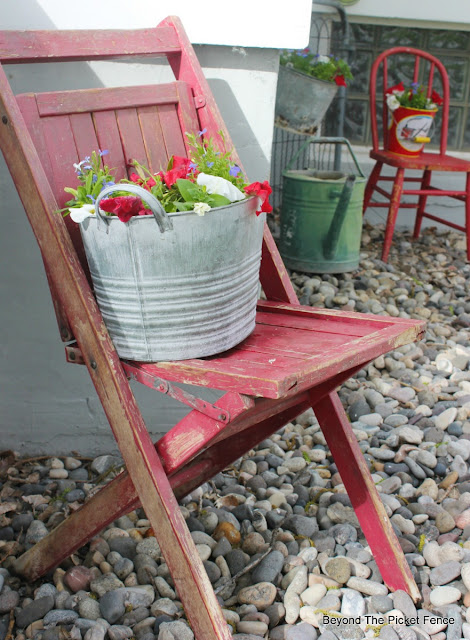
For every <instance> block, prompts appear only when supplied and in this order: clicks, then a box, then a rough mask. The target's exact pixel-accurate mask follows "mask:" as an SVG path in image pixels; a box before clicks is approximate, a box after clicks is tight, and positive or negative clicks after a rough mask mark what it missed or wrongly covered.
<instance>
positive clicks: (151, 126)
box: [137, 106, 169, 173]
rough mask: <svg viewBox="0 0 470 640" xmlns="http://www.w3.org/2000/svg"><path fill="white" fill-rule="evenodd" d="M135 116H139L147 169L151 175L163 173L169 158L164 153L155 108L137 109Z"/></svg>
mask: <svg viewBox="0 0 470 640" xmlns="http://www.w3.org/2000/svg"><path fill="white" fill-rule="evenodd" d="M137 114H138V116H139V121H140V129H141V131H142V139H143V142H144V145H145V152H146V155H147V158H148V163H149V164H148V168H149V169H150V171H151V172H152V173H157V172H158V171H165V170H166V167H167V164H168V160H169V158H168V155H167V152H166V147H165V141H164V139H163V132H162V127H161V124H160V119H159V117H158V112H157V108H156V107H155V106H152V107H139V108H138V109H137Z"/></svg>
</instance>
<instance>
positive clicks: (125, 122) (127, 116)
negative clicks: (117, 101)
mask: <svg viewBox="0 0 470 640" xmlns="http://www.w3.org/2000/svg"><path fill="white" fill-rule="evenodd" d="M116 120H117V125H118V129H119V133H120V136H121V143H122V149H123V153H124V158H125V160H126V165H127V166H128V168H129V169H128V173H129V172H131V171H132V169H131V168H130V167H131V165H132V161H133V160H137V161H138V162H140V163H141V164H144V165H148V157H147V153H146V149H145V145H144V141H143V139H142V130H141V128H140V122H139V118H138V115H137V110H136V109H135V108H133V109H118V110H117V111H116Z"/></svg>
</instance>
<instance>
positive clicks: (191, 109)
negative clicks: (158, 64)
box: [176, 82, 201, 156]
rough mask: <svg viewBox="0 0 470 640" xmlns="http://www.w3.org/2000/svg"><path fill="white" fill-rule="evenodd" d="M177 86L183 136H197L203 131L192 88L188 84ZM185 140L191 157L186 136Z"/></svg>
mask: <svg viewBox="0 0 470 640" xmlns="http://www.w3.org/2000/svg"><path fill="white" fill-rule="evenodd" d="M176 84H177V91H178V98H179V101H178V107H177V113H178V119H179V122H180V129H181V131H182V132H183V134H186V133H194V134H197V133H198V131H200V130H201V129H200V124H199V119H198V117H197V113H196V108H195V106H194V97H193V94H192V91H191V88H190V87H189V85H188V84H187V83H186V82H177V83H176ZM183 140H184V145H185V147H186V155H188V156H189V152H190V149H189V145H188V139H187V137H186V135H184V137H183Z"/></svg>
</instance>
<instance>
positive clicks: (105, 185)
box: [101, 180, 116, 191]
mask: <svg viewBox="0 0 470 640" xmlns="http://www.w3.org/2000/svg"><path fill="white" fill-rule="evenodd" d="M115 184H116V183H115V182H113V181H112V180H110V181H109V182H105V183H104V184H103V187H102V189H101V191H103V189H104V188H105V187H114V185H115Z"/></svg>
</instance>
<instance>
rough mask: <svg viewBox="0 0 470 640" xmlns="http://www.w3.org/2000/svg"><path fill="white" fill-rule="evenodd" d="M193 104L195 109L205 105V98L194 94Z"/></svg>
mask: <svg viewBox="0 0 470 640" xmlns="http://www.w3.org/2000/svg"><path fill="white" fill-rule="evenodd" d="M194 106H195V107H196V109H201V108H202V107H205V106H206V99H205V97H204V96H194Z"/></svg>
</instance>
